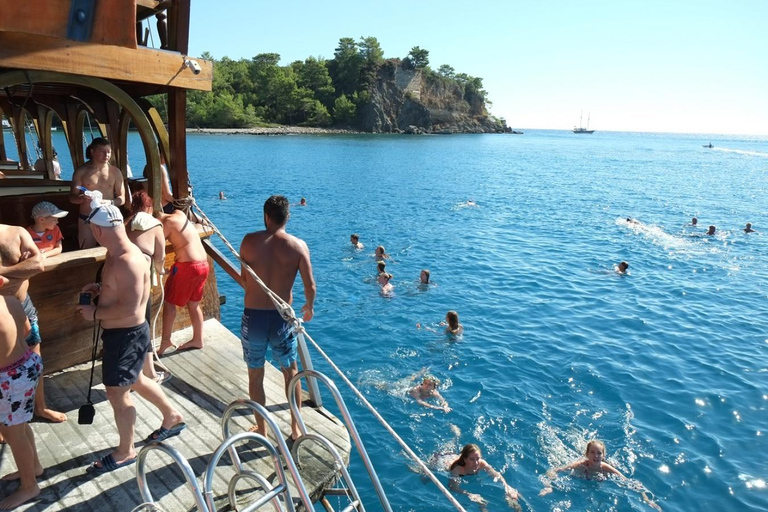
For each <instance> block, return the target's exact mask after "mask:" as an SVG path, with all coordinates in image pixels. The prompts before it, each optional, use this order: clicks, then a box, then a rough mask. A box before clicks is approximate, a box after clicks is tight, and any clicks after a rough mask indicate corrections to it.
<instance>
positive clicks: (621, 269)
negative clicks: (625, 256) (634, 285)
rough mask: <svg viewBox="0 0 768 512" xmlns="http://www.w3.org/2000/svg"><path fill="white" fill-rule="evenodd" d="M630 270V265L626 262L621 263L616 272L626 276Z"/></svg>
mask: <svg viewBox="0 0 768 512" xmlns="http://www.w3.org/2000/svg"><path fill="white" fill-rule="evenodd" d="M628 269H629V263H627V262H626V261H622V262H621V263H619V264H618V265H616V272H618V273H619V274H626V273H627V270H628Z"/></svg>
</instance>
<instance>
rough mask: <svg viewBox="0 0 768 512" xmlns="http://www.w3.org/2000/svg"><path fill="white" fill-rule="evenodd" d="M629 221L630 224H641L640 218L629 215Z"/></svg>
mask: <svg viewBox="0 0 768 512" xmlns="http://www.w3.org/2000/svg"><path fill="white" fill-rule="evenodd" d="M627 222H628V223H630V224H640V221H639V220H636V219H633V218H632V217H627Z"/></svg>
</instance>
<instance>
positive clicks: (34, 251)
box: [0, 228, 44, 280]
mask: <svg viewBox="0 0 768 512" xmlns="http://www.w3.org/2000/svg"><path fill="white" fill-rule="evenodd" d="M16 229H18V232H19V253H20V254H21V258H19V262H18V263H16V264H15V265H10V266H7V267H4V266H3V265H2V264H0V274H2V275H3V277H6V278H8V279H22V280H23V279H29V278H30V277H32V276H34V275H37V274H39V273H40V272H42V271H43V270H44V267H43V256H42V254H40V250H39V249H38V248H37V245H35V242H34V241H33V240H32V236H30V234H29V231H27V230H26V229H23V228H16Z"/></svg>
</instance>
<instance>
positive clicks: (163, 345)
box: [157, 340, 176, 357]
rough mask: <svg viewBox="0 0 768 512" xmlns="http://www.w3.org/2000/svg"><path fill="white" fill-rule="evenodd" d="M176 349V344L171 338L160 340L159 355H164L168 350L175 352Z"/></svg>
mask: <svg viewBox="0 0 768 512" xmlns="http://www.w3.org/2000/svg"><path fill="white" fill-rule="evenodd" d="M175 351H176V345H174V344H173V342H171V341H170V340H168V341H165V340H163V341H161V342H160V348H158V349H157V357H160V356H162V355H164V354H165V353H166V352H168V353H169V354H170V353H171V352H175Z"/></svg>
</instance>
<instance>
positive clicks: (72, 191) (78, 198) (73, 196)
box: [69, 168, 91, 204]
mask: <svg viewBox="0 0 768 512" xmlns="http://www.w3.org/2000/svg"><path fill="white" fill-rule="evenodd" d="M83 172H84V171H83V170H82V168H79V169H77V170H75V173H74V174H73V175H72V184H71V185H70V186H69V202H70V203H72V204H83V203H86V202H89V201H90V200H91V198H90V197H88V196H86V195H85V194H83V191H82V190H80V189H79V188H77V187H81V186H83Z"/></svg>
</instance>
